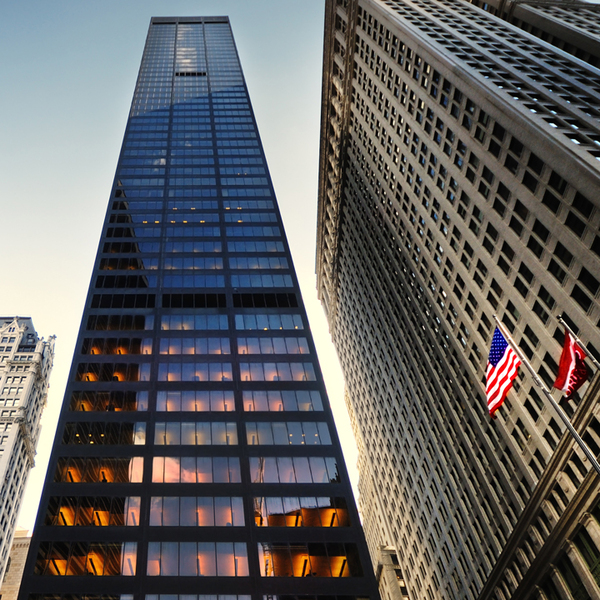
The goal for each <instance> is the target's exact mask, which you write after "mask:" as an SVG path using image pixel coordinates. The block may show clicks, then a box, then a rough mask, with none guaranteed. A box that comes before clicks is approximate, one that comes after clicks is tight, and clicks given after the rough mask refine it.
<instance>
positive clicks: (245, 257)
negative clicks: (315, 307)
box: [20, 17, 378, 600]
mask: <svg viewBox="0 0 600 600" xmlns="http://www.w3.org/2000/svg"><path fill="white" fill-rule="evenodd" d="M84 597H85V598H87V599H90V598H97V599H98V600H113V599H117V598H119V599H120V600H125V599H127V600H167V599H168V600H177V599H178V598H179V599H181V600H183V599H184V598H185V600H266V599H267V598H268V599H273V600H277V599H279V600H284V599H286V600H287V599H290V600H291V599H295V598H300V597H301V598H302V599H303V600H304V599H313V600H314V599H317V598H318V599H323V600H325V598H327V599H328V600H332V599H334V598H337V599H338V600H342V599H343V600H358V599H361V600H366V599H367V598H370V599H373V600H375V599H376V598H378V595H377V591H376V585H375V578H374V576H373V574H372V572H371V567H370V561H369V558H368V553H367V549H366V544H365V542H364V539H363V534H362V530H361V527H360V523H359V518H358V514H357V511H356V508H355V505H354V502H353V499H352V494H351V490H350V485H349V481H348V475H347V472H346V469H345V466H344V463H343V459H342V455H341V450H340V445H339V441H338V438H337V435H336V431H335V427H334V424H333V419H332V415H331V410H330V407H329V404H328V401H327V398H326V394H325V388H324V385H323V380H322V376H321V373H320V369H319V365H318V363H317V359H316V354H315V347H314V343H313V340H312V337H311V334H310V331H309V329H308V322H307V318H306V314H305V311H304V308H303V305H302V300H301V297H300V290H299V287H298V282H297V280H296V276H295V273H294V270H293V266H292V262H291V257H290V252H289V248H288V245H287V242H286V239H285V234H284V231H283V226H282V221H281V217H280V214H279V211H278V207H277V203H276V200H275V196H274V193H273V186H272V184H271V179H270V177H269V173H268V170H267V165H266V161H265V156H264V153H263V150H262V147H261V143H260V140H259V136H258V131H257V126H256V122H255V120H254V116H253V113H252V108H251V105H250V100H249V97H248V92H247V89H246V86H245V83H244V78H243V74H242V70H241V67H240V63H239V60H238V56H237V52H236V48H235V44H234V41H233V37H232V33H231V28H230V25H229V21H228V19H227V18H226V17H208V18H155V19H153V20H152V22H151V25H150V30H149V34H148V38H147V42H146V47H145V50H144V55H143V58H142V65H141V69H140V73H139V77H138V82H137V86H136V90H135V93H134V98H133V103H132V107H131V113H130V116H129V121H128V124H127V129H126V132H125V139H124V142H123V147H122V151H121V156H120V159H119V163H118V167H117V173H116V177H115V181H114V185H113V189H112V193H111V198H110V202H109V206H108V211H107V215H106V220H105V223H104V227H103V230H102V238H101V240H100V245H99V249H98V254H97V258H96V262H95V265H94V271H93V275H92V281H91V285H90V290H89V294H88V297H87V300H86V305H85V311H84V315H83V320H82V324H81V329H80V333H79V338H78V341H77V347H76V351H75V356H74V360H73V364H72V368H71V373H70V377H69V383H68V386H67V390H66V395H65V401H64V406H63V409H62V413H61V417H60V421H59V425H58V430H57V435H56V440H55V444H54V449H53V453H52V457H51V460H50V466H49V471H48V475H47V479H46V484H45V487H44V491H43V496H42V501H41V505H40V511H39V514H38V518H37V523H36V527H35V531H34V536H33V540H32V544H31V551H30V555H29V558H28V563H27V566H26V569H25V575H24V580H23V586H22V588H21V594H20V598H21V599H22V600H25V599H27V600H50V599H52V600H58V599H60V598H65V599H66V598H69V599H70V600H75V599H79V598H84Z"/></svg>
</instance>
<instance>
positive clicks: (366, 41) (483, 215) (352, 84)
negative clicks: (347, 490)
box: [317, 0, 600, 600]
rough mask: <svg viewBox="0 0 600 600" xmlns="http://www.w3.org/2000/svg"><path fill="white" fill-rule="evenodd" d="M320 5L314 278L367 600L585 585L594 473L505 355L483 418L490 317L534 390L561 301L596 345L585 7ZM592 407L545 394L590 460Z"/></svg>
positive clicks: (552, 365)
mask: <svg viewBox="0 0 600 600" xmlns="http://www.w3.org/2000/svg"><path fill="white" fill-rule="evenodd" d="M497 4H498V3H496V4H494V6H496V5H497ZM326 7H327V8H326V23H325V50H324V75H323V97H322V128H321V156H320V175H319V222H318V241H317V244H318V246H317V275H318V290H319V295H320V298H321V301H322V303H323V306H324V309H325V311H326V313H327V316H328V319H329V323H330V327H331V332H332V337H333V340H334V343H335V345H336V347H337V351H338V355H339V357H340V361H341V363H342V369H343V371H344V376H345V379H346V386H347V405H348V408H349V411H350V416H351V420H352V423H353V427H354V432H355V435H356V438H357V442H358V446H359V471H360V486H359V487H360V504H361V513H362V515H363V518H364V526H365V533H366V536H367V543H368V545H369V549H370V553H371V558H372V561H373V564H374V566H375V567H376V569H377V574H378V578H379V584H380V590H382V597H390V598H403V597H404V598H411V599H417V598H419V599H420V598H430V599H436V598H444V599H452V598H456V599H457V600H458V599H460V600H462V599H474V598H481V599H482V600H483V599H485V600H488V599H490V598H495V599H496V598H497V599H504V600H508V599H509V598H513V599H516V598H529V597H531V598H536V599H537V598H544V599H546V600H550V599H552V600H554V599H555V598H556V599H558V600H568V599H569V598H571V595H573V597H582V598H583V597H588V596H585V594H589V597H592V598H594V597H599V596H600V589H599V586H600V576H598V574H597V573H598V569H597V564H598V558H599V557H600V550H598V549H599V548H600V527H599V525H598V518H599V517H600V515H599V511H598V509H597V505H598V493H599V491H600V490H599V489H598V484H597V483H596V480H597V476H596V475H595V474H591V473H589V463H588V462H587V460H586V459H585V457H584V455H583V454H582V453H581V452H580V451H579V449H574V448H573V445H572V443H571V441H570V440H569V439H566V438H564V437H563V426H562V424H561V422H560V420H559V419H558V417H557V416H556V415H555V414H554V412H553V411H552V409H551V408H549V407H546V405H545V403H544V402H543V400H542V397H543V394H542V393H541V391H540V390H539V388H537V387H536V385H535V384H534V382H533V380H532V378H531V377H530V376H529V375H526V374H525V373H524V372H523V371H524V369H521V371H522V372H521V375H520V377H519V378H518V379H517V380H516V381H515V386H514V390H513V391H511V393H510V395H509V399H508V401H507V402H506V403H505V405H504V407H503V408H502V409H501V410H500V411H499V412H498V418H497V420H495V421H492V420H490V418H489V416H488V412H487V407H486V399H485V393H484V381H485V368H486V361H487V353H488V349H489V345H490V342H491V337H492V333H493V330H494V319H493V317H494V315H497V316H498V318H499V319H500V320H501V321H502V323H503V324H504V325H505V327H506V328H507V329H508V330H509V331H510V332H511V333H512V336H513V337H514V339H515V340H516V342H517V343H518V345H519V346H520V348H521V350H522V351H523V352H524V354H525V355H527V357H528V358H529V359H530V360H531V364H532V365H533V368H534V369H535V370H536V371H537V373H538V374H539V377H540V378H541V379H542V380H543V381H544V382H545V383H546V385H548V386H551V385H552V383H553V381H554V377H555V374H556V372H557V362H558V359H559V356H560V352H561V347H562V343H563V339H564V337H563V328H562V327H561V326H560V325H559V323H558V321H557V317H558V316H560V315H561V314H562V315H563V316H564V319H565V321H566V322H568V323H569V324H570V326H571V327H572V328H573V329H574V330H575V331H576V332H578V333H579V335H580V336H581V339H582V340H583V341H584V342H585V343H587V344H588V348H589V349H590V351H592V352H593V353H594V354H595V355H596V356H598V354H599V352H598V351H599V349H600V329H599V326H600V321H599V320H600V305H599V303H598V293H599V290H600V281H599V280H600V235H599V234H598V230H599V225H600V210H599V200H598V197H599V195H598V192H599V190H600V163H599V160H600V123H599V121H600V111H599V108H598V107H599V106H600V72H599V71H598V70H597V68H595V67H594V66H592V63H593V62H594V60H595V59H594V45H593V44H592V43H591V42H590V38H591V37H594V39H595V43H596V44H597V43H598V36H597V31H596V33H595V34H593V36H592V34H591V33H590V31H591V30H592V29H593V28H594V26H595V25H594V23H596V22H597V16H596V17H593V16H592V17H590V19H589V20H588V26H587V27H585V28H584V27H579V29H580V30H581V33H580V34H578V35H576V34H575V33H573V32H574V31H575V30H576V29H577V23H579V22H580V21H581V19H582V17H581V16H580V15H581V14H584V15H586V14H587V13H585V12H584V13H579V12H578V10H579V9H559V8H557V9H556V10H554V9H553V8H552V7H550V8H546V7H544V8H540V9H539V10H538V8H537V7H536V8H532V9H531V10H529V9H528V8H522V9H521V8H519V10H518V14H520V15H521V17H522V19H524V18H525V17H524V14H525V13H527V19H529V21H528V23H529V24H527V23H525V25H523V24H522V23H520V24H521V25H523V27H525V28H527V29H530V30H531V28H532V27H533V26H532V24H531V22H532V20H535V24H536V27H537V29H536V30H535V31H534V33H535V35H532V34H531V33H529V32H526V31H523V30H521V29H519V28H517V27H516V26H513V25H511V24H509V23H507V22H506V21H504V20H502V19H500V18H498V17H496V16H494V15H492V14H490V12H486V10H483V8H478V7H477V6H475V5H474V4H471V3H467V2H463V1H461V0H455V1H452V2H450V1H443V0H439V1H433V0H329V1H328V2H327V4H326ZM490 7H491V5H487V4H486V5H484V8H486V9H488V10H492V8H490ZM515 10H516V9H515ZM568 10H574V11H575V12H572V13H569V12H568ZM561 11H562V12H561ZM590 12H591V11H590ZM515 14H516V13H515ZM540 14H546V15H548V14H552V15H553V17H552V19H553V20H554V24H553V25H552V26H551V29H552V31H553V32H554V33H553V34H552V36H550V34H548V33H544V31H543V27H545V25H544V24H545V23H546V22H548V21H549V20H552V19H546V20H544V19H543V18H541V17H540V18H538V19H537V20H536V15H538V16H539V15H540ZM570 14H571V15H572V21H573V23H571V24H570V25H568V21H569V15H570ZM593 14H594V15H596V14H597V13H593ZM594 19H595V20H594ZM558 21H560V22H561V23H560V26H559V25H557V24H556V23H557V22H558ZM567 29H569V30H570V31H571V34H570V40H571V42H572V43H573V47H568V48H567V49H568V50H569V51H572V52H574V53H577V49H576V46H575V42H577V44H578V45H579V46H578V47H579V48H580V49H582V48H584V49H585V48H587V51H586V52H584V51H583V50H581V52H580V54H581V56H582V58H584V59H585V61H584V60H581V59H580V58H576V57H575V56H573V55H572V54H569V53H567V52H565V51H564V50H561V49H559V48H557V45H560V43H559V42H560V40H557V39H556V35H557V34H558V32H560V31H566V30H567ZM550 37H551V38H552V42H553V44H554V45H552V44H550V43H548V42H547V41H545V40H548V39H550ZM563 46H565V44H564V43H563ZM565 47H566V46H565ZM578 56H579V54H578ZM586 61H587V62H586ZM557 397H558V396H557ZM598 401H599V390H598V385H597V384H592V385H590V384H586V387H584V388H582V389H581V390H580V394H579V395H576V396H575V397H574V398H573V399H572V400H571V401H569V402H568V403H564V404H565V408H566V410H567V411H568V413H569V415H570V416H572V417H573V419H574V422H575V423H576V424H577V426H578V427H579V428H580V430H581V431H585V434H584V435H583V437H584V439H585V440H586V441H587V443H588V444H589V446H590V447H591V448H592V449H593V450H594V451H595V452H596V453H599V452H600V421H599V420H598V418H599V417H600V407H599V406H598V404H599V402H598ZM590 515H591V516H590ZM536 586H539V589H543V590H544V592H543V593H542V592H539V591H537V590H538V587H536ZM569 594H571V595H569ZM578 594H582V595H581V596H578Z"/></svg>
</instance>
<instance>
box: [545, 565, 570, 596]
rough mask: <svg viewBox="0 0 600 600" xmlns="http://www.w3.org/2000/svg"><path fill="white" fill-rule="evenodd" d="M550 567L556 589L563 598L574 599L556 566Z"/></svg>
mask: <svg viewBox="0 0 600 600" xmlns="http://www.w3.org/2000/svg"><path fill="white" fill-rule="evenodd" d="M550 569H551V571H550V577H551V578H552V581H553V582H554V585H555V586H556V589H557V590H558V593H559V594H560V597H561V598H562V600H573V596H571V592H569V588H567V586H566V585H565V582H564V581H563V578H562V577H561V576H560V575H559V574H558V571H557V570H556V567H554V566H551V567H550Z"/></svg>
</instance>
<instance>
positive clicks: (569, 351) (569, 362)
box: [554, 331, 588, 400]
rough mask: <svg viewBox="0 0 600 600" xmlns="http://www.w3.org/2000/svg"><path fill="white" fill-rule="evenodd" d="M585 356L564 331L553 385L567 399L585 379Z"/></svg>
mask: <svg viewBox="0 0 600 600" xmlns="http://www.w3.org/2000/svg"><path fill="white" fill-rule="evenodd" d="M586 356H587V354H586V353H585V352H584V351H583V350H582V349H581V348H580V347H579V344H577V342H576V341H575V340H574V339H573V337H572V336H571V334H570V333H569V332H568V331H565V345H564V346H563V351H562V354H561V355H560V364H559V365H558V375H557V377H556V381H555V382H554V387H555V388H557V389H559V390H563V392H564V393H565V397H566V398H567V400H568V399H569V398H570V397H571V396H572V395H573V394H574V393H575V392H576V391H577V390H578V389H579V388H580V387H581V386H582V385H583V384H584V383H585V382H586V381H587V378H588V370H587V367H586V366H585V362H584V361H585V358H586Z"/></svg>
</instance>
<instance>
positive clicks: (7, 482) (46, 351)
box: [0, 317, 54, 581]
mask: <svg viewBox="0 0 600 600" xmlns="http://www.w3.org/2000/svg"><path fill="white" fill-rule="evenodd" d="M53 360H54V337H50V338H49V339H48V341H44V339H43V338H39V337H38V335H37V333H36V332H35V329H34V327H33V322H32V321H31V319H30V318H28V317H0V581H2V578H3V576H4V571H5V569H6V564H7V561H8V557H9V554H10V549H11V545H12V540H13V535H14V531H15V527H16V524H17V517H18V516H19V509H20V508H21V502H22V500H23V494H24V493H25V486H26V485H27V478H28V476H29V472H30V471H31V469H32V467H33V466H34V459H35V448H36V446H37V443H38V440H39V437H40V431H41V425H40V419H41V416H42V411H43V410H44V406H46V398H47V393H48V382H49V379H50V372H51V371H52V361H53Z"/></svg>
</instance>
